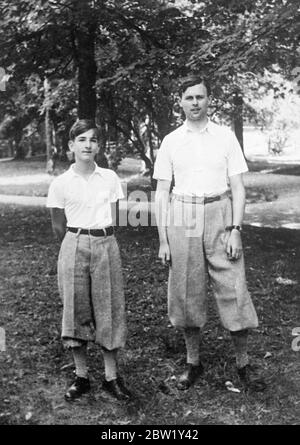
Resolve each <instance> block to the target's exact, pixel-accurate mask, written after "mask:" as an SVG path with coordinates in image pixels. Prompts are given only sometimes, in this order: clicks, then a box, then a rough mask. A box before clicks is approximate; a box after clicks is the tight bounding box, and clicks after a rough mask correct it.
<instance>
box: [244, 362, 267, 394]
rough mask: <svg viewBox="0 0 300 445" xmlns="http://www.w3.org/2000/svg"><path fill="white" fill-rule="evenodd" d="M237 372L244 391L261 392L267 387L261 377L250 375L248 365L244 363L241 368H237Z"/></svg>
mask: <svg viewBox="0 0 300 445" xmlns="http://www.w3.org/2000/svg"><path fill="white" fill-rule="evenodd" d="M237 373H238V376H239V379H240V382H241V383H242V385H243V386H244V388H245V390H246V391H247V390H250V391H254V392H262V391H264V390H265V389H266V388H267V385H266V382H265V381H264V379H263V378H262V377H253V376H252V375H251V366H250V365H246V366H244V367H243V368H237Z"/></svg>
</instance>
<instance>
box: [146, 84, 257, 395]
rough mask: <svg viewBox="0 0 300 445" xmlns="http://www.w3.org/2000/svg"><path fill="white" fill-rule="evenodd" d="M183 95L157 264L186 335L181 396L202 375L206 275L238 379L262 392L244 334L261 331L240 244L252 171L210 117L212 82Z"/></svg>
mask: <svg viewBox="0 0 300 445" xmlns="http://www.w3.org/2000/svg"><path fill="white" fill-rule="evenodd" d="M180 92H181V107H182V109H183V111H184V113H185V117H186V121H185V123H184V124H183V125H182V126H181V127H179V128H177V129H176V130H175V131H173V132H171V133H170V134H168V135H167V136H166V137H165V138H164V140H163V142H162V144H161V147H160V149H159V151H158V155H157V159H156V163H155V168H154V175H153V177H154V178H155V179H157V180H158V183H157V191H156V200H155V201H156V220H157V225H158V231H159V239H160V248H159V258H160V259H161V260H162V262H163V264H165V262H166V261H167V262H170V273H169V283H168V313H169V318H170V320H171V322H172V324H173V325H174V326H176V327H178V328H182V329H183V332H184V338H185V343H186V348H187V367H186V370H185V371H184V373H183V374H182V375H181V376H180V378H179V382H178V388H179V389H183V390H185V389H187V388H189V387H190V386H191V385H193V384H194V383H195V381H196V380H197V379H198V378H199V377H200V375H201V374H202V373H203V366H202V364H201V362H200V359H199V345H200V329H201V328H203V326H204V325H205V322H206V271H207V272H208V275H209V277H210V281H211V283H212V285H213V289H214V295H215V298H216V302H217V307H218V311H219V315H220V318H221V322H222V324H223V326H224V327H225V328H226V329H228V330H229V331H230V333H231V336H232V339H233V343H234V346H235V351H236V364H237V371H238V375H239V377H240V379H241V381H242V383H243V384H244V385H245V387H247V388H250V387H251V388H252V389H255V390H262V389H264V382H263V381H259V380H257V379H256V380H255V379H253V378H250V373H249V369H250V368H249V363H248V355H247V333H248V331H247V330H248V329H249V328H256V327H257V326H258V320H257V315H256V312H255V308H254V306H253V303H252V301H251V298H250V295H249V293H248V290H247V286H246V280H245V269H244V260H243V252H242V241H241V230H242V227H241V225H242V220H243V215H244V208H245V189H244V184H243V179H242V174H243V172H246V171H247V170H248V168H247V164H246V162H245V159H244V156H243V153H242V151H241V148H240V146H239V143H238V141H237V139H236V137H235V136H234V134H233V133H232V132H231V131H230V130H229V129H227V128H223V127H220V126H218V125H216V124H214V123H213V122H211V121H210V120H209V119H208V117H207V110H208V106H209V103H210V86H209V84H208V82H207V80H206V79H204V78H202V77H199V76H190V77H188V78H186V79H185V81H184V82H183V83H182V85H181V91H180ZM173 177H174V179H175V186H174V189H173V193H172V200H171V203H170V204H169V197H170V195H169V194H170V185H171V181H172V178H173ZM229 190H230V191H231V194H232V201H231V200H230V199H229V196H228V191H229Z"/></svg>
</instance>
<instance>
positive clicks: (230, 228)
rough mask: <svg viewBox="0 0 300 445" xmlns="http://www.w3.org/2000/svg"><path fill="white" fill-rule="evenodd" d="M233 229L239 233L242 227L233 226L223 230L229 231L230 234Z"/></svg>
mask: <svg viewBox="0 0 300 445" xmlns="http://www.w3.org/2000/svg"><path fill="white" fill-rule="evenodd" d="M233 229H236V230H238V231H239V232H242V230H243V229H242V226H235V225H233V226H227V227H226V228H225V230H230V232H231V230H233Z"/></svg>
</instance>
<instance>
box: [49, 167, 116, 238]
mask: <svg viewBox="0 0 300 445" xmlns="http://www.w3.org/2000/svg"><path fill="white" fill-rule="evenodd" d="M73 167H74V166H73V165H71V167H70V168H69V169H68V170H67V171H66V172H65V173H63V174H62V175H60V176H58V177H57V178H55V179H54V180H53V181H52V183H51V184H50V187H49V192H48V198H47V203H46V206H47V207H52V208H59V209H64V210H65V215H66V219H67V225H68V226H69V227H80V228H82V229H92V228H93V229H101V228H103V227H107V226H109V225H111V223H112V215H111V203H113V202H116V201H118V200H119V199H122V198H123V197H124V194H123V191H122V186H121V182H120V179H119V177H118V176H117V174H116V173H115V172H114V171H113V170H110V169H106V168H100V167H98V166H97V165H95V170H94V172H93V173H92V175H91V176H90V177H89V178H88V180H86V179H84V178H83V177H82V176H80V175H79V174H77V173H76V172H75V171H74V168H73Z"/></svg>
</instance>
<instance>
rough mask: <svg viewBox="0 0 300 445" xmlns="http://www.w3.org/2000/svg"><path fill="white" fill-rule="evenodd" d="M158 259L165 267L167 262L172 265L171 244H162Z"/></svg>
mask: <svg viewBox="0 0 300 445" xmlns="http://www.w3.org/2000/svg"><path fill="white" fill-rule="evenodd" d="M158 258H159V259H160V260H161V262H162V264H163V265H165V264H166V262H167V263H170V261H171V254H170V247H169V244H168V243H167V242H166V243H161V244H160V246H159V252H158Z"/></svg>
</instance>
